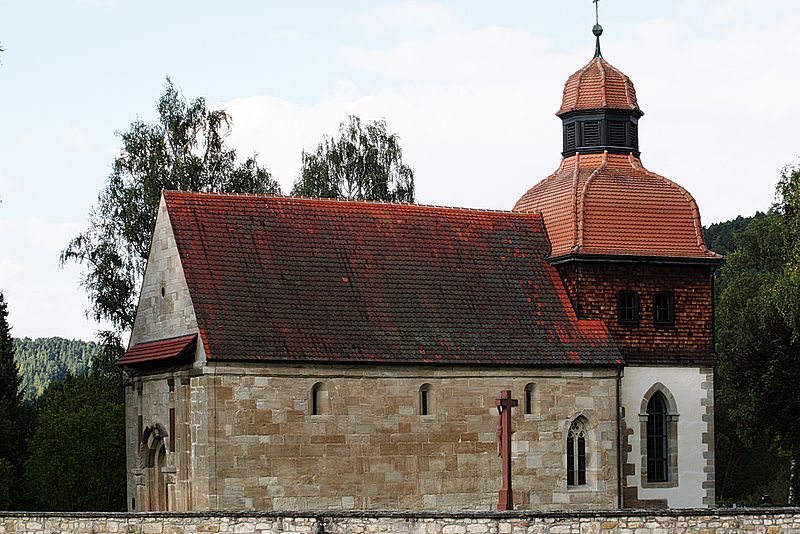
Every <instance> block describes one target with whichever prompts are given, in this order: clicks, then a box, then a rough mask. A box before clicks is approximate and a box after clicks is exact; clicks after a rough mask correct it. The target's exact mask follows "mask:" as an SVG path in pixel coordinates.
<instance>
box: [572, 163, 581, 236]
mask: <svg viewBox="0 0 800 534" xmlns="http://www.w3.org/2000/svg"><path fill="white" fill-rule="evenodd" d="M580 167H581V154H580V152H575V168H574V169H573V170H572V247H571V248H573V249H574V248H575V247H576V246H578V174H579V173H580Z"/></svg>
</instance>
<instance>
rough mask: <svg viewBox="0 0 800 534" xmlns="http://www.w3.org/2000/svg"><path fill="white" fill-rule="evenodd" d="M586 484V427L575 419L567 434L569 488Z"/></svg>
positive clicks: (580, 419)
mask: <svg viewBox="0 0 800 534" xmlns="http://www.w3.org/2000/svg"><path fill="white" fill-rule="evenodd" d="M584 484H586V426H585V425H584V423H583V419H582V418H580V417H579V418H578V419H575V421H573V422H572V425H571V426H570V427H569V432H568V433H567V486H583V485H584Z"/></svg>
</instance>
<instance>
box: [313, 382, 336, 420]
mask: <svg viewBox="0 0 800 534" xmlns="http://www.w3.org/2000/svg"><path fill="white" fill-rule="evenodd" d="M308 413H309V414H310V415H330V413H331V406H330V396H329V395H328V388H327V386H326V385H325V383H324V382H317V383H315V384H314V385H313V386H311V393H310V398H309V399H308Z"/></svg>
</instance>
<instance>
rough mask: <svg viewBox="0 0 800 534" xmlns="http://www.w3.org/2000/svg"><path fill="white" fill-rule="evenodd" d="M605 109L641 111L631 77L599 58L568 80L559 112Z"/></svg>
mask: <svg viewBox="0 0 800 534" xmlns="http://www.w3.org/2000/svg"><path fill="white" fill-rule="evenodd" d="M602 108H607V109H630V110H638V111H640V112H641V109H639V104H638V103H637V102H636V90H635V89H634V88H633V82H632V81H631V79H630V78H628V77H627V76H625V75H624V74H623V73H622V72H620V71H619V70H617V69H616V68H614V67H613V66H612V65H611V64H610V63H609V62H608V61H606V60H605V59H603V58H601V57H598V58H594V59H592V60H591V61H590V62H589V63H587V64H586V66H585V67H583V68H582V69H580V70H579V71H577V72H575V73H574V74H573V75H572V76H570V77H569V78H568V79H567V83H566V84H565V85H564V98H563V100H562V102H561V109H559V110H558V112H557V113H556V115H559V116H561V115H563V114H565V113H569V112H570V111H580V110H586V109H602Z"/></svg>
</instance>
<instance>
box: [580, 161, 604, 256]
mask: <svg viewBox="0 0 800 534" xmlns="http://www.w3.org/2000/svg"><path fill="white" fill-rule="evenodd" d="M607 166H608V150H605V151H603V161H602V162H601V163H600V166H599V167H598V168H596V169H595V170H594V171H593V172H592V174H590V175H589V177H588V178H587V179H586V181H585V182H584V183H583V189H582V190H581V201H580V208H579V211H578V242H577V243H575V246H574V250H575V252H580V250H581V247H583V223H584V215H585V202H586V194H587V193H588V192H589V186H590V185H591V183H592V181H593V180H594V178H595V177H596V176H597V175H599V174H600V173H601V172H603V171H604V170H605V169H606V167H607Z"/></svg>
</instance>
